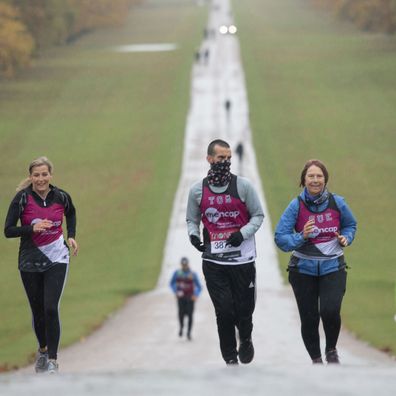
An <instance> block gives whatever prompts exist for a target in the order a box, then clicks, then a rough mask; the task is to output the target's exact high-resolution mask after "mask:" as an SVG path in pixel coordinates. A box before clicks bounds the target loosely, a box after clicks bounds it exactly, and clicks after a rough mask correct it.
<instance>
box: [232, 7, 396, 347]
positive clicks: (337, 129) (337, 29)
mask: <svg viewBox="0 0 396 396" xmlns="http://www.w3.org/2000/svg"><path fill="white" fill-rule="evenodd" d="M311 4H312V3H311V2H310V1H307V0H282V1H279V0H244V1H243V2H241V1H233V6H234V12H235V17H236V22H237V25H238V27H239V37H240V41H241V47H242V56H243V63H244V67H245V73H246V79H247V88H248V96H249V102H250V112H251V124H252V129H253V134H254V143H255V148H256V154H257V157H258V162H259V168H260V173H261V176H262V179H263V185H264V189H265V193H266V198H267V200H268V204H269V211H270V217H271V220H272V224H273V227H275V225H276V223H277V221H278V219H279V217H280V215H281V213H282V212H283V210H284V209H285V207H286V206H287V204H288V203H289V201H290V200H291V199H292V198H293V197H294V196H296V195H297V194H298V193H299V188H298V179H299V175H300V172H301V169H302V166H303V164H304V163H305V162H306V160H308V159H310V158H319V159H322V160H323V161H324V162H325V163H326V164H327V166H328V169H329V172H330V182H329V187H330V189H331V191H334V192H336V193H338V194H340V195H342V196H344V197H345V198H346V199H347V202H348V203H349V205H350V207H351V208H352V210H353V212H354V214H355V215H356V217H357V219H358V233H357V237H356V240H355V242H354V244H353V245H352V246H351V247H350V248H348V249H347V251H346V258H347V261H348V265H349V266H350V267H351V269H350V271H349V275H348V287H347V294H346V298H345V300H344V301H345V302H344V305H343V318H344V324H345V325H346V326H347V327H348V329H350V330H351V331H352V332H354V333H355V334H356V335H358V336H359V337H361V338H363V339H365V340H368V341H369V342H370V343H372V344H373V345H375V346H377V347H378V348H381V349H384V350H389V349H390V350H392V351H393V353H394V354H396V323H395V322H394V321H393V316H394V314H395V313H396V307H395V302H394V289H395V280H396V271H395V262H396V253H395V249H394V246H393V243H394V240H395V238H394V236H392V235H393V226H394V214H395V212H396V160H395V158H396V111H395V103H396V89H395V87H396V73H395V70H396V37H395V36H385V35H379V34H367V33H362V32H360V31H358V30H355V28H354V27H353V26H352V25H349V24H346V23H342V22H339V21H337V20H336V19H333V17H332V16H331V15H329V14H327V13H325V12H319V11H316V10H315V9H314V8H313V7H312V5H311ZM279 256H280V261H281V265H282V268H285V267H286V263H287V260H288V256H289V255H287V254H283V253H280V254H279Z"/></svg>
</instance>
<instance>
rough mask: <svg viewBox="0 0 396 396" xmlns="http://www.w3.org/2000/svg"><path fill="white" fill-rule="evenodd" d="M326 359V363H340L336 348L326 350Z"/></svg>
mask: <svg viewBox="0 0 396 396" xmlns="http://www.w3.org/2000/svg"><path fill="white" fill-rule="evenodd" d="M326 361H327V363H328V364H340V359H339V357H338V353H337V349H330V350H329V351H327V352H326Z"/></svg>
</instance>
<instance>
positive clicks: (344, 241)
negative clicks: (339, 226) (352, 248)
mask: <svg viewBox="0 0 396 396" xmlns="http://www.w3.org/2000/svg"><path fill="white" fill-rule="evenodd" d="M334 234H335V236H336V237H337V238H338V242H339V243H340V245H341V246H344V247H346V246H348V239H346V237H344V235H340V234H339V233H338V232H335V233H334Z"/></svg>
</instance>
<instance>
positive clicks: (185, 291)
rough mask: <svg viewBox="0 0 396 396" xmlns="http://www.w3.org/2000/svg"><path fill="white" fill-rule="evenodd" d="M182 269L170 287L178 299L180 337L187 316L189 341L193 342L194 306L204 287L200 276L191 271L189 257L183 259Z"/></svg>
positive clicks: (172, 280)
mask: <svg viewBox="0 0 396 396" xmlns="http://www.w3.org/2000/svg"><path fill="white" fill-rule="evenodd" d="M180 264H181V268H180V269H178V270H176V271H175V272H174V273H173V276H172V279H171V281H170V287H171V289H172V290H173V292H174V293H175V296H176V298H177V307H178V316H179V325H180V327H179V337H182V336H183V329H184V318H185V317H186V316H187V318H188V323H187V339H188V340H190V341H191V330H192V325H193V313H194V304H195V301H196V300H197V298H198V296H199V295H200V293H201V290H202V287H201V283H200V282H199V279H198V276H197V274H196V273H195V272H193V271H191V269H190V267H189V265H188V264H189V262H188V258H187V257H182V259H181V261H180Z"/></svg>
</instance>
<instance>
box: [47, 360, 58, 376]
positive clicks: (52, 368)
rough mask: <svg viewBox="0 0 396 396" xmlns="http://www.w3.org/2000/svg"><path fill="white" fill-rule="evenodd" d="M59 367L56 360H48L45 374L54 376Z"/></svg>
mask: <svg viewBox="0 0 396 396" xmlns="http://www.w3.org/2000/svg"><path fill="white" fill-rule="evenodd" d="M58 369H59V365H58V363H57V361H56V360H54V359H49V360H48V364H47V373H49V374H56V373H57V372H58Z"/></svg>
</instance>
